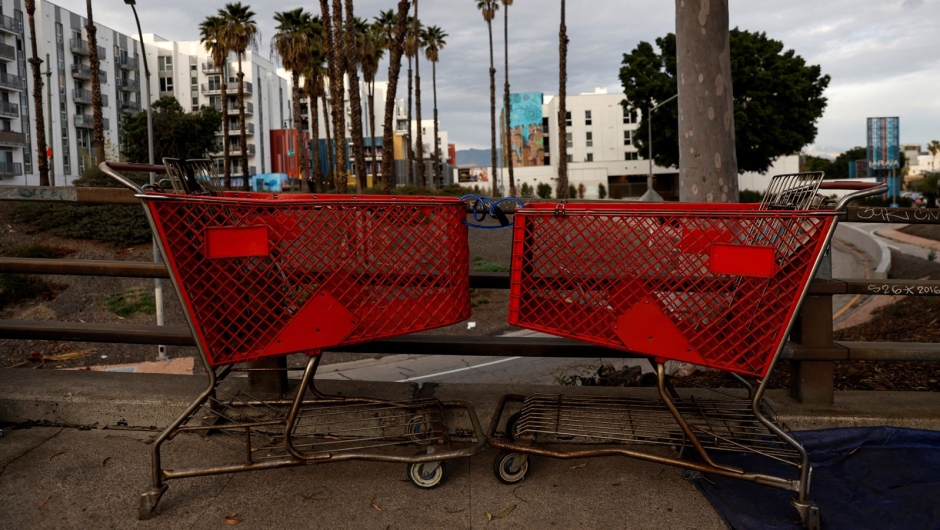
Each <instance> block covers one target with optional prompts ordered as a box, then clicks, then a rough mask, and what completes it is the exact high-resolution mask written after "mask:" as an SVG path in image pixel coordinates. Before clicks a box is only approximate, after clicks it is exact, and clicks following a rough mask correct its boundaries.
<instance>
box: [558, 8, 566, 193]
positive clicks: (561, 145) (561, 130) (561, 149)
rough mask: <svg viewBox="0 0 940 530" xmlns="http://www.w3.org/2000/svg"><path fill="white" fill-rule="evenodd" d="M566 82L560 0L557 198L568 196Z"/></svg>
mask: <svg viewBox="0 0 940 530" xmlns="http://www.w3.org/2000/svg"><path fill="white" fill-rule="evenodd" d="M567 83H568V27H567V26H565V0H561V26H560V27H559V30H558V190H557V191H556V194H557V195H558V198H559V199H567V198H568V127H567V123H568V122H567V120H568V114H567V112H568V111H567V110H566V109H565V98H566V97H567Z"/></svg>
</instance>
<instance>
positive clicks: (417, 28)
mask: <svg viewBox="0 0 940 530" xmlns="http://www.w3.org/2000/svg"><path fill="white" fill-rule="evenodd" d="M414 34H415V41H416V44H417V46H416V48H415V119H416V121H417V127H415V129H416V131H415V132H416V135H415V136H416V137H417V138H416V139H415V140H416V141H415V143H416V144H417V148H418V153H417V155H418V175H417V176H416V178H417V179H418V192H419V193H424V185H425V182H424V139H423V138H422V134H423V129H422V127H421V54H420V53H418V50H419V49H420V48H421V47H422V46H424V30H423V28H422V26H421V19H419V18H418V0H415V21H414Z"/></svg>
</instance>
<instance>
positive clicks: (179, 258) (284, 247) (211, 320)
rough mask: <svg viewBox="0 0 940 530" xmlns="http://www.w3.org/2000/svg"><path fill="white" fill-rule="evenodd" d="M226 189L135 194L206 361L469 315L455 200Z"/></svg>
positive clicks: (363, 337)
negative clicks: (221, 193)
mask: <svg viewBox="0 0 940 530" xmlns="http://www.w3.org/2000/svg"><path fill="white" fill-rule="evenodd" d="M227 195H228V197H226V198H214V199H212V198H209V199H206V198H200V199H185V198H166V199H155V198H150V199H146V203H147V205H148V207H149V211H150V213H151V215H152V217H153V220H154V224H155V226H156V228H157V231H158V233H159V234H158V235H159V237H160V238H161V239H162V241H163V246H164V248H165V252H166V260H167V262H168V264H169V265H170V269H171V275H172V277H173V280H174V282H176V284H177V286H178V288H179V290H180V292H181V293H182V295H183V298H184V303H185V306H186V309H187V311H188V312H189V315H190V318H191V321H192V323H193V325H194V327H195V329H196V333H197V336H198V340H199V341H200V342H201V343H202V348H203V352H204V353H205V355H206V356H207V359H208V360H209V362H210V364H212V365H219V364H229V363H237V362H244V361H249V360H253V359H257V358H260V357H266V356H271V355H281V354H284V353H291V352H295V351H308V350H314V349H320V348H324V347H329V346H338V345H340V344H352V343H357V342H365V341H369V340H374V339H379V338H384V337H390V336H395V335H402V334H406V333H413V332H417V331H422V330H426V329H430V328H435V327H440V326H445V325H448V324H453V323H456V322H459V321H461V320H464V319H466V318H467V317H468V316H469V315H470V294H469V293H470V290H469V257H468V253H469V250H468V245H467V227H466V226H465V225H464V224H463V223H462V222H461V221H463V220H464V219H466V210H465V206H464V204H463V203H462V202H461V201H459V200H456V199H436V198H435V199H423V198H408V199H405V200H396V199H394V198H390V197H378V198H369V199H356V198H352V197H349V196H345V197H337V196H333V197H324V196H320V197H319V198H313V196H310V195H307V196H301V195H289V196H282V197H283V198H282V199H277V198H275V197H276V196H271V195H265V194H251V197H252V198H251V199H250V200H248V199H234V198H232V195H233V194H227ZM265 247H266V248H265Z"/></svg>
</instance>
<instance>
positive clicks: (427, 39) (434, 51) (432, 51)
mask: <svg viewBox="0 0 940 530" xmlns="http://www.w3.org/2000/svg"><path fill="white" fill-rule="evenodd" d="M446 38H447V33H445V32H444V30H442V29H441V28H439V27H438V26H431V27H429V28H427V30H425V32H424V45H425V46H426V49H425V52H424V53H425V56H427V58H428V61H430V62H431V79H432V83H433V86H434V183H435V186H437V187H438V189H440V188H443V187H444V180H443V179H442V178H441V144H440V143H439V142H438V141H437V138H438V136H437V134H438V133H437V129H438V119H437V61H438V59H439V58H440V52H441V50H443V49H444V46H446V45H447V41H445V40H444V39H446Z"/></svg>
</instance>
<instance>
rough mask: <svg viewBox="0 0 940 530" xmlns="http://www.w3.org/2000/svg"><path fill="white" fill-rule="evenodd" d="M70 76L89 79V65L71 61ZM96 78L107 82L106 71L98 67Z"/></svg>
mask: <svg viewBox="0 0 940 530" xmlns="http://www.w3.org/2000/svg"><path fill="white" fill-rule="evenodd" d="M72 77H73V78H74V79H84V80H85V81H91V67H90V66H88V65H84V64H78V63H72ZM98 79H99V80H100V81H101V82H102V83H107V82H108V72H105V71H104V70H100V69H99V70H98Z"/></svg>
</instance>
